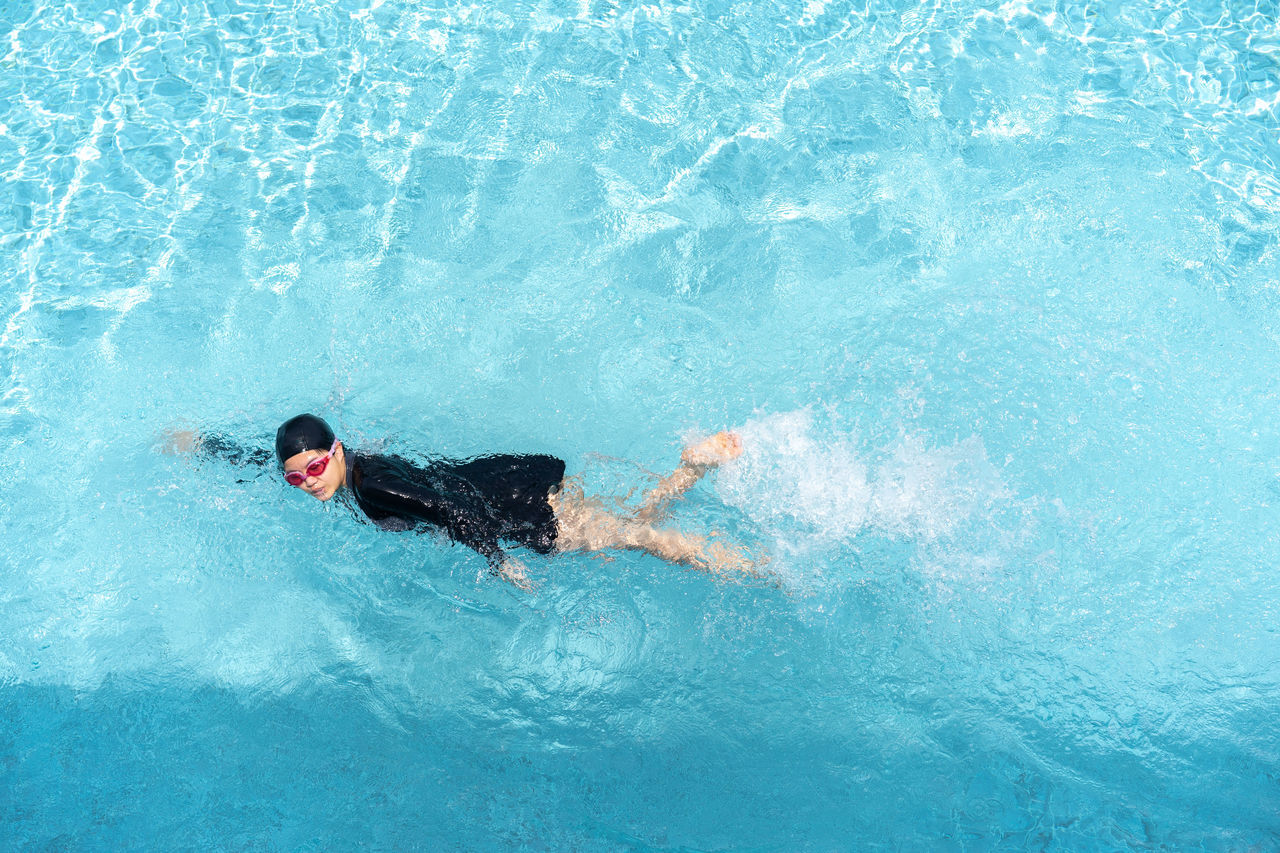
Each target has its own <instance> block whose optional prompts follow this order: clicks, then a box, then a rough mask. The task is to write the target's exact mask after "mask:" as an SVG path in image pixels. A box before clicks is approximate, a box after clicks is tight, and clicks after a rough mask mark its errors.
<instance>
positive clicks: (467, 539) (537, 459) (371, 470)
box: [347, 453, 564, 569]
mask: <svg viewBox="0 0 1280 853" xmlns="http://www.w3.org/2000/svg"><path fill="white" fill-rule="evenodd" d="M563 479H564V462H563V461H561V460H560V459H557V458H556V457H554V456H547V455H544V454H536V455H527V456H526V455H520V456H517V455H510V454H504V455H498V456H481V457H478V458H476V459H470V460H467V461H456V460H448V459H445V460H437V461H434V462H432V463H430V464H428V465H417V464H414V463H412V462H409V461H407V460H405V459H401V458H399V457H396V456H385V455H381V454H364V453H359V454H356V453H350V454H348V455H347V485H348V486H350V487H351V494H352V497H354V499H355V502H356V505H357V506H358V507H360V510H361V511H362V512H363V513H364V514H365V515H367V516H368V517H369V520H370V521H372V522H373V523H374V524H376V525H378V526H379V527H382V528H384V529H386V530H410V529H414V528H415V527H420V526H421V525H422V524H424V523H425V524H427V525H430V526H432V527H435V528H438V529H439V530H442V531H443V532H444V533H446V534H447V535H448V536H449V538H450V539H452V540H453V541H455V542H459V543H461V544H463V545H466V546H467V547H469V548H473V549H474V550H476V551H478V552H479V553H480V554H482V555H483V556H484V557H485V559H486V560H488V561H489V565H490V567H492V568H495V569H496V568H497V567H498V566H499V565H500V564H501V563H502V560H503V553H502V547H501V544H500V543H501V542H503V541H506V542H511V543H514V544H516V545H522V546H524V547H526V548H529V549H530V550H533V551H536V552H538V553H540V554H550V553H551V552H552V551H554V550H555V545H556V520H555V513H554V512H553V511H552V509H551V505H550V504H549V503H548V502H547V498H548V496H549V495H550V494H551V493H552V491H553V490H557V489H559V487H560V481H561V480H563Z"/></svg>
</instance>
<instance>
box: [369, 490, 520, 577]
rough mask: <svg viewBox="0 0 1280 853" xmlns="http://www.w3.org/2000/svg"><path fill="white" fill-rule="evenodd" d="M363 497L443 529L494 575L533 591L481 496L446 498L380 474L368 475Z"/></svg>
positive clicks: (465, 492) (465, 493)
mask: <svg viewBox="0 0 1280 853" xmlns="http://www.w3.org/2000/svg"><path fill="white" fill-rule="evenodd" d="M455 492H456V493H455ZM360 496H361V498H362V499H364V500H366V501H368V502H369V503H371V504H373V505H374V506H376V507H377V508H378V509H381V510H384V511H386V512H390V513H393V514H395V515H398V516H400V517H402V518H412V519H416V520H418V521H425V522H426V523H427V524H431V525H434V526H435V527H439V528H441V529H443V530H444V531H445V533H447V534H448V535H449V538H450V539H452V540H453V541H455V542H458V543H459V544H462V545H466V546H467V547H468V548H470V549H472V550H473V551H475V552H476V553H478V554H480V555H481V556H482V557H484V558H485V561H486V562H487V563H488V564H489V571H490V572H491V573H492V574H495V575H497V576H499V577H501V578H503V579H505V580H507V581H510V582H511V583H513V584H515V585H516V586H518V587H520V588H521V589H529V588H530V587H529V581H528V579H527V578H526V576H525V572H524V566H523V565H521V563H520V562H519V561H517V560H513V559H511V558H510V557H508V556H507V555H506V553H505V552H504V551H503V550H502V548H501V547H500V546H499V544H498V539H497V537H496V536H495V535H494V534H493V533H492V526H493V525H492V518H491V517H490V515H491V513H490V510H489V507H488V505H487V504H486V503H485V502H484V500H483V499H482V498H481V497H480V496H479V495H476V494H474V493H473V492H471V491H468V490H466V489H465V488H459V489H456V490H450V493H448V494H445V493H443V492H442V491H441V490H439V489H435V488H431V487H429V486H425V485H422V484H419V483H416V482H414V481H412V480H409V479H407V478H404V477H401V476H397V475H395V474H393V473H390V472H382V471H379V472H378V473H376V474H370V473H366V474H365V475H364V477H363V478H362V480H361V483H360Z"/></svg>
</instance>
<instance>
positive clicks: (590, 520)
mask: <svg viewBox="0 0 1280 853" xmlns="http://www.w3.org/2000/svg"><path fill="white" fill-rule="evenodd" d="M741 454H742V439H740V438H739V437H738V436H737V435H735V434H733V433H730V432H721V433H717V434H716V435H713V436H711V437H710V438H706V439H704V440H702V441H700V442H698V443H697V444H692V445H690V446H689V447H686V448H685V449H684V452H683V453H682V454H681V457H680V459H681V462H680V467H678V468H676V470H675V471H673V472H672V473H671V474H669V475H667V476H666V477H664V478H663V479H662V480H661V481H659V483H658V485H657V486H655V487H654V488H653V489H651V490H650V491H649V492H648V494H646V495H645V499H644V502H643V503H642V505H641V507H640V508H639V509H638V510H636V511H635V512H634V513H632V514H630V515H618V514H615V513H612V512H610V511H609V510H607V509H605V507H604V505H603V504H602V503H601V502H600V501H599V500H594V499H591V498H588V497H587V496H586V495H585V494H583V492H582V489H581V487H579V486H578V485H577V483H575V482H574V481H572V480H565V481H564V483H562V484H561V489H560V490H559V491H558V492H556V493H554V494H552V495H550V496H549V497H548V499H547V500H548V503H550V504H551V509H552V511H553V512H555V516H556V550H557V551H561V552H566V551H603V550H606V549H610V548H619V549H624V550H632V551H644V552H646V553H648V554H652V555H654V556H655V557H659V558H661V559H663V560H666V561H667V562H670V563H676V564H678V565H682V566H688V567H690V568H693V569H698V570H700V571H705V572H708V573H710V574H714V575H731V574H734V573H741V574H747V575H750V576H752V577H759V576H760V574H761V572H760V567H759V565H758V564H757V563H756V562H755V561H753V560H752V559H751V558H750V556H749V555H748V554H747V552H746V551H745V550H744V549H742V548H741V547H739V546H736V545H729V544H726V543H723V542H715V541H712V540H710V539H709V538H707V537H705V536H696V535H690V534H687V533H681V532H680V531H678V530H672V529H669V528H660V527H654V526H653V525H652V524H651V523H650V522H651V521H652V520H654V519H656V518H659V517H661V515H662V513H663V510H665V509H666V507H667V506H668V505H669V504H670V502H671V501H672V500H673V499H674V498H677V497H679V496H680V495H682V494H684V493H685V492H686V491H688V490H689V488H690V487H691V486H693V484H694V483H696V482H698V480H700V479H701V478H702V477H703V476H704V475H706V473H707V472H708V471H709V470H711V469H712V468H715V467H717V466H719V465H721V464H722V463H724V462H728V461H729V460H731V459H736V458H737V457H738V456H740V455H741ZM522 579H523V577H522ZM508 580H511V578H508ZM513 582H515V581H513ZM519 585H520V584H518V583H517V586H519Z"/></svg>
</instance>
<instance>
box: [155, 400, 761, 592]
mask: <svg viewBox="0 0 1280 853" xmlns="http://www.w3.org/2000/svg"><path fill="white" fill-rule="evenodd" d="M168 447H169V449H171V450H179V451H191V450H195V451H199V452H203V453H208V454H210V455H216V456H221V457H223V458H226V459H228V460H229V461H232V462H235V463H240V464H246V463H247V464H263V465H265V464H269V462H270V454H269V453H267V452H265V451H246V450H244V449H243V448H240V447H239V446H237V445H235V444H234V443H232V442H229V441H227V440H226V439H223V438H221V437H218V436H198V435H196V434H194V433H185V432H180V433H172V434H171V435H170V439H169V442H168ZM741 453H742V440H741V439H740V438H739V437H738V436H737V435H735V434H734V433H731V432H720V433H717V434H715V435H713V436H711V437H709V438H706V439H703V440H702V441H700V442H697V443H694V444H691V445H689V446H688V447H686V448H685V449H684V451H683V452H682V453H681V457H680V459H681V461H680V465H679V466H678V467H677V468H676V469H675V471H673V472H672V473H671V474H669V475H667V476H666V477H664V478H662V480H660V481H659V482H658V484H657V485H656V486H655V487H654V488H653V489H651V490H650V491H649V492H647V493H646V494H645V497H644V499H643V501H642V503H641V506H640V508H639V509H637V510H635V511H633V512H630V513H618V512H612V511H610V510H609V509H607V508H606V507H605V506H604V504H603V502H602V501H600V500H599V499H595V498H589V497H587V496H586V495H585V494H584V492H583V490H582V488H581V486H580V485H578V483H577V481H576V480H574V479H573V478H567V479H566V478H565V476H564V470H565V463H564V462H563V461H562V460H560V459H558V458H556V457H554V456H549V455H546V454H532V455H515V454H499V455H493V456H480V457H477V458H475V459H469V460H452V459H441V460H435V461H432V462H430V463H426V464H422V463H416V462H410V461H408V460H406V459H403V458H401V457H398V456H394V455H389V454H378V453H365V452H355V451H352V452H348V450H347V448H345V447H344V446H343V444H342V442H341V441H339V440H338V438H337V437H336V435H335V434H334V432H333V430H332V429H331V428H330V426H329V424H327V423H326V422H325V421H324V420H323V419H322V418H319V417H317V416H315V415H312V414H302V415H297V416H296V417H293V418H290V419H289V420H287V421H285V422H284V423H283V424H281V425H280V428H279V429H278V430H277V431H276V442H275V458H276V460H277V462H278V463H279V465H280V467H281V469H282V471H283V473H284V480H285V482H286V483H288V484H289V485H291V486H294V487H296V488H298V489H301V490H302V491H304V492H306V493H307V494H309V495H310V496H311V497H313V498H315V499H316V500H319V501H322V502H325V501H329V500H332V499H333V498H334V497H335V496H342V497H344V498H346V497H349V499H350V500H351V501H353V502H354V504H355V506H356V507H357V508H358V509H359V510H360V511H361V512H362V513H363V514H364V515H365V517H367V518H368V519H369V521H371V522H372V523H374V524H376V525H378V526H379V527H381V528H383V529H386V530H396V531H405V530H414V529H420V528H422V527H423V526H424V525H425V526H426V527H431V528H435V529H438V530H440V531H442V532H443V533H445V534H446V535H447V536H448V537H449V538H450V539H451V540H453V541H454V542H457V543H459V544H462V545H466V546H467V547H469V548H471V549H472V550H474V551H476V552H477V553H478V554H480V555H481V556H483V557H484V558H485V560H486V561H487V562H488V564H489V568H490V570H491V571H492V572H493V573H494V574H496V575H498V576H500V577H502V578H505V579H506V580H508V581H510V582H511V583H513V584H514V585H516V586H517V587H520V588H521V589H525V590H528V589H531V588H532V585H531V584H530V582H529V578H528V574H527V572H526V570H525V567H524V565H523V564H522V563H521V562H520V561H519V560H517V559H515V558H513V557H511V556H510V555H508V554H507V552H506V551H505V550H504V547H503V546H504V543H509V544H512V545H515V546H517V547H524V548H528V549H529V550H531V551H534V552H536V553H539V554H556V553H566V552H574V551H577V552H593V551H603V550H608V549H622V550H634V551H643V552H646V553H648V554H652V555H654V556H656V557H659V558H661V559H663V560H666V561H667V562H670V563H675V564H677V565H682V566H687V567H690V568H694V569H698V570H702V571H706V572H708V573H711V574H717V575H727V574H730V573H734V572H737V573H742V574H746V575H750V576H752V577H759V576H760V575H761V572H760V566H759V565H758V563H757V562H756V561H755V560H753V559H751V558H750V556H749V555H748V554H747V552H746V551H745V549H743V548H741V547H740V546H737V545H732V544H728V543H724V542H716V541H712V540H710V539H709V538H707V537H703V536H696V535H690V534H686V533H683V532H681V531H678V530H673V529H669V528H659V527H655V526H654V525H653V523H652V522H654V521H655V520H656V519H658V518H660V517H661V516H662V514H663V511H664V510H665V509H666V508H667V506H668V505H669V504H670V502H671V501H672V500H673V499H674V498H677V497H679V496H680V495H682V494H684V493H685V492H686V491H688V490H689V488H691V487H692V486H693V485H694V483H696V482H698V480H700V479H701V478H702V477H703V476H705V475H706V473H707V472H708V471H709V470H711V469H712V468H715V467H717V466H719V465H720V464H722V463H724V462H727V461H729V460H731V459H735V458H737V457H738V456H739V455H741Z"/></svg>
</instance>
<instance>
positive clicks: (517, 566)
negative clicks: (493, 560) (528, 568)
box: [498, 557, 533, 592]
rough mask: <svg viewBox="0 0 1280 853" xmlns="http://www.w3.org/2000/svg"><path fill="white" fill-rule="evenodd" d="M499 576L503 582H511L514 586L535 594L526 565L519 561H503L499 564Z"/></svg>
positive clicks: (506, 559) (509, 559) (508, 559)
mask: <svg viewBox="0 0 1280 853" xmlns="http://www.w3.org/2000/svg"><path fill="white" fill-rule="evenodd" d="M498 575H499V576H500V577H501V578H502V579H503V580H506V581H510V582H511V584H512V585H514V586H516V587H519V588H520V589H522V590H524V591H525V592H533V584H532V583H531V582H530V580H529V576H528V575H527V574H525V569H524V563H522V562H520V561H519V560H513V559H511V558H510V557H507V558H505V559H503V561H502V562H501V563H500V564H498Z"/></svg>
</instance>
